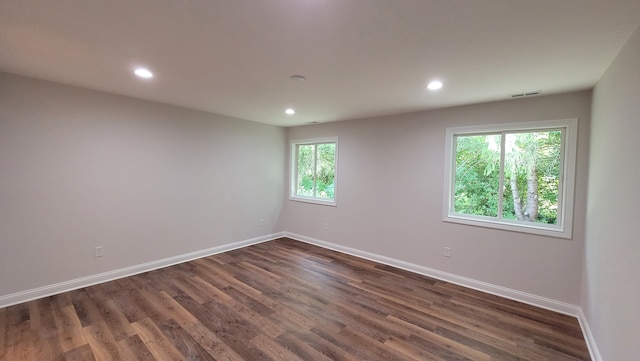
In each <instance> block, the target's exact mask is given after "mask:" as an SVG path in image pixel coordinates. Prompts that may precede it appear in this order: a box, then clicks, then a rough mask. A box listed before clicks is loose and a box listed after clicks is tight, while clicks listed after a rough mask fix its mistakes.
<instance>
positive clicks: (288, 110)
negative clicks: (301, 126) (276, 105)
mask: <svg viewBox="0 0 640 361" xmlns="http://www.w3.org/2000/svg"><path fill="white" fill-rule="evenodd" d="M284 113H285V114H287V115H294V114H295V113H296V111H295V110H293V108H287V109H285V111H284Z"/></svg>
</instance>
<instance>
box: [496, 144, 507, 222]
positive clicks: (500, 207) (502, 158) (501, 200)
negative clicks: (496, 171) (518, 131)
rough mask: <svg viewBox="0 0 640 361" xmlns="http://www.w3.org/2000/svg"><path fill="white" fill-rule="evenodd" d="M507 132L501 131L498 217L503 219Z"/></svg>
mask: <svg viewBox="0 0 640 361" xmlns="http://www.w3.org/2000/svg"><path fill="white" fill-rule="evenodd" d="M505 139H506V137H505V132H502V133H500V181H499V184H498V219H500V220H501V219H502V213H503V209H504V204H503V203H504V163H505V153H506V152H505V149H506V144H505V143H506V142H505Z"/></svg>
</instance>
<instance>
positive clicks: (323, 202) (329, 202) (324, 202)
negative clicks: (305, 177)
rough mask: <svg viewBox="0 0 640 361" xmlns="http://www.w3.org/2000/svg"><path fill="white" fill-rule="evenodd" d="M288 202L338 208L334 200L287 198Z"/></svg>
mask: <svg viewBox="0 0 640 361" xmlns="http://www.w3.org/2000/svg"><path fill="white" fill-rule="evenodd" d="M289 200H290V201H294V202H302V203H312V204H319V205H323V206H330V207H337V206H338V205H337V204H336V201H335V199H334V200H324V199H320V198H306V197H294V196H289Z"/></svg>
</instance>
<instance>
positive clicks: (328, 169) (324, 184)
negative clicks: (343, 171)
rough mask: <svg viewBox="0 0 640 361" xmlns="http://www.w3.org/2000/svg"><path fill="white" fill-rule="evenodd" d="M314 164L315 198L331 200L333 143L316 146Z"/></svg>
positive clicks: (334, 149)
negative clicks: (316, 160)
mask: <svg viewBox="0 0 640 361" xmlns="http://www.w3.org/2000/svg"><path fill="white" fill-rule="evenodd" d="M317 147H318V162H317V164H316V197H318V198H323V199H333V193H334V182H333V181H334V178H335V172H336V167H335V159H336V157H335V154H336V145H335V143H326V144H318V146H317Z"/></svg>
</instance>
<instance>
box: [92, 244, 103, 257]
mask: <svg viewBox="0 0 640 361" xmlns="http://www.w3.org/2000/svg"><path fill="white" fill-rule="evenodd" d="M102 256H104V246H96V248H95V249H94V250H93V257H94V258H98V257H102Z"/></svg>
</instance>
